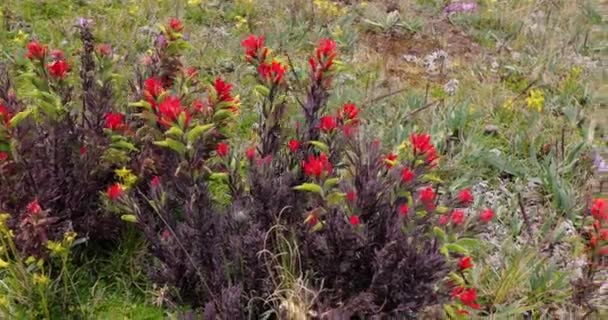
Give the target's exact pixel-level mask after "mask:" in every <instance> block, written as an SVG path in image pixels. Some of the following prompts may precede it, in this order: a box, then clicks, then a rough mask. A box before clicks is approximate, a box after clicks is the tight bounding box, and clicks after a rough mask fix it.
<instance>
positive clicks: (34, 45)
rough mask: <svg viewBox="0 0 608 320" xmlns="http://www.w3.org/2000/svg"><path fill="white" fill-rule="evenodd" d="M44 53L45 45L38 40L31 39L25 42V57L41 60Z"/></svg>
mask: <svg viewBox="0 0 608 320" xmlns="http://www.w3.org/2000/svg"><path fill="white" fill-rule="evenodd" d="M45 54H46V45H43V44H40V43H39V42H38V41H31V42H30V43H28V44H27V54H26V55H25V57H26V58H28V59H30V60H42V59H43V58H44V55H45Z"/></svg>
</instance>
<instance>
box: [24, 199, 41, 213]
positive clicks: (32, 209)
mask: <svg viewBox="0 0 608 320" xmlns="http://www.w3.org/2000/svg"><path fill="white" fill-rule="evenodd" d="M26 211H27V213H29V214H33V215H36V214H39V213H40V212H42V208H41V207H40V203H38V199H34V200H33V201H32V202H30V203H28V204H27V207H26Z"/></svg>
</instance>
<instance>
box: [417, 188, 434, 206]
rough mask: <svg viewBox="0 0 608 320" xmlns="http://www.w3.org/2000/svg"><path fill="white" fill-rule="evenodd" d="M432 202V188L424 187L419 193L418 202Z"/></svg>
mask: <svg viewBox="0 0 608 320" xmlns="http://www.w3.org/2000/svg"><path fill="white" fill-rule="evenodd" d="M434 200H435V191H434V190H433V187H426V188H424V189H422V191H420V201H422V202H423V203H424V204H430V203H433V201H434Z"/></svg>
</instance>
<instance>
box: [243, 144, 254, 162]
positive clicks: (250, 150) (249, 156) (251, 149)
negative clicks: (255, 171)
mask: <svg viewBox="0 0 608 320" xmlns="http://www.w3.org/2000/svg"><path fill="white" fill-rule="evenodd" d="M245 156H246V157H247V159H249V161H253V159H255V147H249V148H247V150H245Z"/></svg>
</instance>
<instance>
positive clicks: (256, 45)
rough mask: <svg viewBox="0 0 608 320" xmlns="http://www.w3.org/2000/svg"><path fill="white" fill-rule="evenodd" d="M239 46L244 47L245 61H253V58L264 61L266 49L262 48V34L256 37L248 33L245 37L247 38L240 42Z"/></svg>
mask: <svg viewBox="0 0 608 320" xmlns="http://www.w3.org/2000/svg"><path fill="white" fill-rule="evenodd" d="M241 46H242V47H243V48H244V49H245V57H246V59H247V61H249V62H253V61H254V60H259V61H261V62H264V60H266V55H267V54H268V49H267V48H264V36H259V37H256V36H254V35H250V36H249V37H247V39H245V40H243V41H242V42H241ZM260 51H261V52H260Z"/></svg>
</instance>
